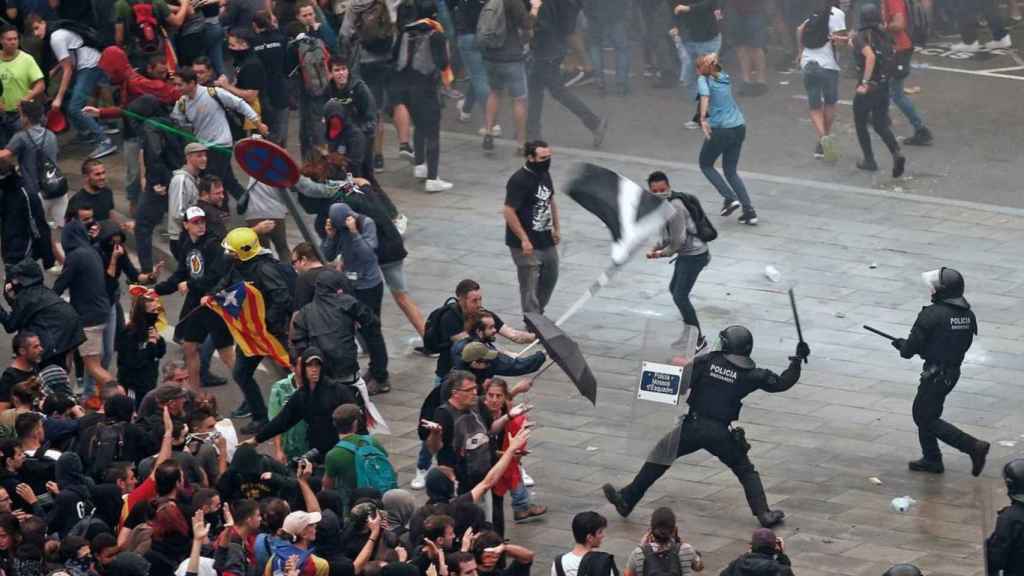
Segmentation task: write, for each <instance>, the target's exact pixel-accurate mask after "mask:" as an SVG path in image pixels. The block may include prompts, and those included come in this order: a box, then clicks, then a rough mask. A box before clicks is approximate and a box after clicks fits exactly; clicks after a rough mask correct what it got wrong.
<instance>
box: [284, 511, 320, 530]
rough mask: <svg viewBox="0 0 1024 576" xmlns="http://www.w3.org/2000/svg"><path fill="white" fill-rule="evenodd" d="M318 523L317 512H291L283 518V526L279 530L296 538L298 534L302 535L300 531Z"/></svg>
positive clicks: (318, 515) (318, 514) (318, 516)
mask: <svg viewBox="0 0 1024 576" xmlns="http://www.w3.org/2000/svg"><path fill="white" fill-rule="evenodd" d="M319 522H320V513H319V512H301V511H298V512H292V513H291V514H289V515H287V516H285V518H284V524H283V525H282V526H281V529H282V530H284V531H285V532H287V533H289V534H291V535H292V536H298V535H299V534H302V531H303V530H305V529H306V528H307V527H309V526H311V525H313V524H317V523H319Z"/></svg>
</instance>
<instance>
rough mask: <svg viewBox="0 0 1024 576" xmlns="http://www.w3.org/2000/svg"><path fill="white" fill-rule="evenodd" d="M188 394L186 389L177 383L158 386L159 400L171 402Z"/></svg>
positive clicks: (157, 395) (157, 398)
mask: <svg viewBox="0 0 1024 576" xmlns="http://www.w3.org/2000/svg"><path fill="white" fill-rule="evenodd" d="M185 396H188V394H187V393H186V392H185V389H184V388H182V387H181V386H177V385H175V384H161V385H160V386H157V388H156V400H157V402H161V403H163V402H170V401H172V400H177V399H178V398H184V397H185Z"/></svg>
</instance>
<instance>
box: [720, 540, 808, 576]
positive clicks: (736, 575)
mask: <svg viewBox="0 0 1024 576" xmlns="http://www.w3.org/2000/svg"><path fill="white" fill-rule="evenodd" d="M741 574H742V575H746V574H777V575H778V576H792V575H793V569H792V568H790V561H789V556H786V547H785V544H784V543H783V542H782V538H779V537H777V536H775V533H774V532H772V531H771V530H770V529H768V528H758V529H757V530H754V534H753V536H751V537H750V552H747V553H746V554H743V555H741V556H740V557H739V558H737V559H735V560H733V561H732V562H731V563H730V564H729V566H727V567H726V569H725V570H722V576H740V575H741Z"/></svg>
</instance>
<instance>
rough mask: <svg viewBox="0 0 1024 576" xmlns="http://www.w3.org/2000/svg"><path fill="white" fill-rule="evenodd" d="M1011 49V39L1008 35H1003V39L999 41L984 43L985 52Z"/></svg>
mask: <svg viewBox="0 0 1024 576" xmlns="http://www.w3.org/2000/svg"><path fill="white" fill-rule="evenodd" d="M1012 47H1013V39H1012V38H1010V35H1009V34H1003V37H1002V38H1000V39H999V40H992V41H990V42H985V49H987V50H998V49H1000V48H1012Z"/></svg>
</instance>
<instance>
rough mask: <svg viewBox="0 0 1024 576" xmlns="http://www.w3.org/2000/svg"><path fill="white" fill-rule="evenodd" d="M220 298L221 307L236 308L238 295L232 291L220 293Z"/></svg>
mask: <svg viewBox="0 0 1024 576" xmlns="http://www.w3.org/2000/svg"><path fill="white" fill-rule="evenodd" d="M221 298H223V299H224V304H223V306H224V307H225V308H227V307H228V306H234V307H236V308H237V307H238V293H237V292H235V291H234V290H225V291H224V292H221Z"/></svg>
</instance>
